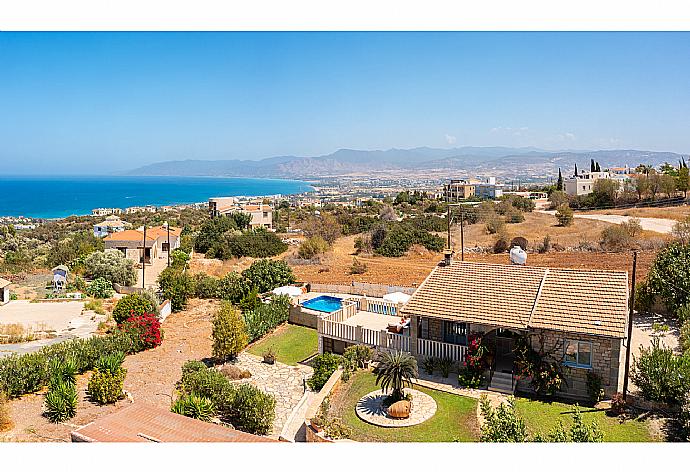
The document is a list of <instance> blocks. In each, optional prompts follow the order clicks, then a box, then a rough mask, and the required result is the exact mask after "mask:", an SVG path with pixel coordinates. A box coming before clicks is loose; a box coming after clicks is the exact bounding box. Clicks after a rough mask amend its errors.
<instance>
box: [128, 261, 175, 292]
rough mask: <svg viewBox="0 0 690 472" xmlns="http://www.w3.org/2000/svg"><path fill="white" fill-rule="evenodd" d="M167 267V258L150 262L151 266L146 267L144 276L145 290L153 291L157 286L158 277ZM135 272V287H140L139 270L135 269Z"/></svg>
mask: <svg viewBox="0 0 690 472" xmlns="http://www.w3.org/2000/svg"><path fill="white" fill-rule="evenodd" d="M166 267H168V258H167V257H165V258H163V259H161V258H156V259H152V260H151V265H147V266H146V271H145V276H146V284H145V287H146V288H150V289H155V288H156V287H157V286H158V276H159V275H160V273H161V272H163V269H165V268H166ZM136 271H137V283H136V285H135V287H141V268H139V269H136Z"/></svg>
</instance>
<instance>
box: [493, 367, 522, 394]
mask: <svg viewBox="0 0 690 472" xmlns="http://www.w3.org/2000/svg"><path fill="white" fill-rule="evenodd" d="M488 389H489V390H491V391H492V392H500V393H505V394H506V395H512V394H514V393H515V385H514V384H513V374H511V373H510V372H501V371H500V370H497V371H494V372H493V375H492V376H491V382H490V383H489V387H488Z"/></svg>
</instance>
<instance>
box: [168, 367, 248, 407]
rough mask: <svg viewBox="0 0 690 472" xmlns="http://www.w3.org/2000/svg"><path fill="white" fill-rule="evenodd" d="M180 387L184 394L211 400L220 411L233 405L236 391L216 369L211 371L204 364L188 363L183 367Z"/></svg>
mask: <svg viewBox="0 0 690 472" xmlns="http://www.w3.org/2000/svg"><path fill="white" fill-rule="evenodd" d="M178 387H179V388H180V390H181V391H182V392H183V393H187V394H191V393H194V394H196V395H199V396H202V397H205V398H209V399H211V400H212V401H213V403H214V404H215V405H216V407H218V408H219V409H220V410H224V409H226V408H227V405H228V404H231V403H232V396H233V395H234V390H233V388H232V385H231V384H230V382H229V381H228V379H226V378H225V376H224V375H223V374H222V373H220V372H219V371H217V370H216V369H209V368H208V367H206V365H205V364H204V363H203V362H200V361H187V362H186V363H185V364H184V365H183V366H182V379H181V380H180V382H178Z"/></svg>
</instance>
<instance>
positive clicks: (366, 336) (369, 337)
mask: <svg viewBox="0 0 690 472" xmlns="http://www.w3.org/2000/svg"><path fill="white" fill-rule="evenodd" d="M380 339H381V331H377V330H375V329H369V328H364V327H363V328H362V344H368V345H370V346H378V345H379V343H380Z"/></svg>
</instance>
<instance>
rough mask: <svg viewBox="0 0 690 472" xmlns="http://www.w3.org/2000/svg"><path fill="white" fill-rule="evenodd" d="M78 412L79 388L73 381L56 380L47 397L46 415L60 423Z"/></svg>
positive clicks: (54, 421)
mask: <svg viewBox="0 0 690 472" xmlns="http://www.w3.org/2000/svg"><path fill="white" fill-rule="evenodd" d="M76 414H77V388H76V386H75V385H74V384H73V383H69V382H59V381H57V380H56V381H54V382H53V383H52V384H51V386H50V389H49V390H48V393H47V394H46V399H45V416H46V417H47V418H48V419H49V420H50V421H52V422H53V423H60V422H62V421H66V420H68V419H70V418H73V417H74V415H76Z"/></svg>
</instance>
